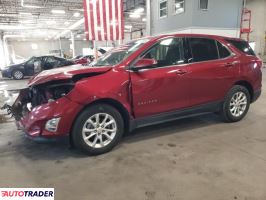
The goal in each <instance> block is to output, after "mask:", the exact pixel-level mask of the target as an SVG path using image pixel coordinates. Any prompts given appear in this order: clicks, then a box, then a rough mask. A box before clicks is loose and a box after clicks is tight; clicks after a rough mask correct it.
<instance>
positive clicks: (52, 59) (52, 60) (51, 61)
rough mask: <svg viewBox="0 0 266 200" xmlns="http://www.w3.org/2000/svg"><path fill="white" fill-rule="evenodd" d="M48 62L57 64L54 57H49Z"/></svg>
mask: <svg viewBox="0 0 266 200" xmlns="http://www.w3.org/2000/svg"><path fill="white" fill-rule="evenodd" d="M46 62H47V63H53V62H55V59H54V58H53V57H47V58H46Z"/></svg>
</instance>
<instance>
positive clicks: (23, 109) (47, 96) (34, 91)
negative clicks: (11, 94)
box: [5, 80, 75, 121]
mask: <svg viewBox="0 0 266 200" xmlns="http://www.w3.org/2000/svg"><path fill="white" fill-rule="evenodd" d="M74 85H75V84H74V83H73V82H72V81H71V80H66V81H56V82H49V83H46V84H41V85H36V86H30V87H29V88H26V89H22V90H21V91H20V93H19V96H18V98H17V99H16V101H15V102H14V104H13V105H12V106H8V105H6V106H5V107H6V108H7V111H8V113H9V114H11V115H12V116H13V117H14V118H15V120H16V121H20V120H21V118H23V117H24V116H25V115H27V114H28V113H29V112H31V111H32V109H34V108H35V107H36V106H39V105H42V104H46V103H49V102H53V101H55V100H57V99H59V98H61V97H63V96H65V95H67V94H68V93H69V92H70V91H71V90H72V89H73V88H74Z"/></svg>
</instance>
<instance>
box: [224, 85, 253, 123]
mask: <svg viewBox="0 0 266 200" xmlns="http://www.w3.org/2000/svg"><path fill="white" fill-rule="evenodd" d="M249 106H250V94H249V91H248V90H247V88H245V87H243V86H241V85H235V86H234V87H233V88H232V89H231V90H230V91H229V93H228V94H227V96H226V98H225V100H224V103H223V108H222V113H221V114H222V117H223V119H224V120H225V121H226V122H237V121H240V120H241V119H243V118H244V117H245V115H246V114H247V112H248V110H249Z"/></svg>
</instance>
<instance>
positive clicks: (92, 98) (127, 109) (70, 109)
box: [11, 34, 262, 154]
mask: <svg viewBox="0 0 266 200" xmlns="http://www.w3.org/2000/svg"><path fill="white" fill-rule="evenodd" d="M91 65H92V66H91V67H84V66H72V67H66V68H64V69H53V70H49V71H44V72H42V73H40V74H38V75H37V76H36V77H34V78H33V79H32V80H31V81H30V83H29V87H28V88H26V89H23V90H21V91H20V95H19V97H18V98H17V100H16V101H15V103H14V104H13V107H12V109H11V111H12V112H13V114H14V116H15V118H16V121H17V126H18V127H19V128H21V129H23V130H24V131H25V132H26V134H27V135H28V136H30V137H32V138H49V137H59V136H64V135H69V136H70V137H69V138H70V141H72V143H73V144H74V145H75V146H76V147H78V148H79V149H81V150H83V151H85V152H87V153H89V154H101V153H105V152H107V151H110V150H111V149H112V148H113V147H114V146H115V145H117V144H118V142H119V140H120V139H121V137H122V136H123V134H124V133H125V132H127V131H130V130H133V129H135V128H138V127H143V126H147V125H152V124H157V123H162V122H166V121H170V120H175V119H177V118H181V117H184V116H192V115H198V114H202V113H206V112H207V113H208V112H210V113H212V112H214V113H217V114H218V113H219V114H220V115H221V116H222V118H223V119H224V121H226V122H237V121H240V120H241V119H243V118H244V117H245V115H246V114H247V112H248V110H249V107H250V104H251V103H253V102H255V101H256V100H257V99H258V97H259V96H260V94H261V87H262V71H261V68H262V61H261V60H260V59H259V58H257V57H256V55H255V54H254V52H253V50H252V49H251V48H250V46H249V44H248V43H247V42H245V41H243V40H240V39H235V38H227V37H221V36H209V35H193V34H173V35H163V36H157V37H150V38H144V39H139V40H136V41H132V42H129V43H127V44H126V45H123V46H121V47H118V48H116V49H113V50H111V51H109V52H107V53H106V54H105V55H104V56H102V57H101V58H99V59H98V60H97V61H95V62H94V63H92V64H91Z"/></svg>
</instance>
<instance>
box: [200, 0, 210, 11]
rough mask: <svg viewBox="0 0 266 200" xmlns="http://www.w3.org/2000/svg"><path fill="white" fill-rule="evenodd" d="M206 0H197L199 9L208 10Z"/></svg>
mask: <svg viewBox="0 0 266 200" xmlns="http://www.w3.org/2000/svg"><path fill="white" fill-rule="evenodd" d="M208 3H209V2H208V0H199V8H200V10H208Z"/></svg>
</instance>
